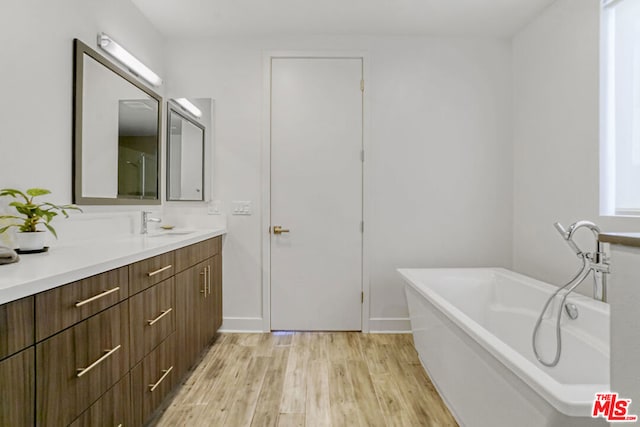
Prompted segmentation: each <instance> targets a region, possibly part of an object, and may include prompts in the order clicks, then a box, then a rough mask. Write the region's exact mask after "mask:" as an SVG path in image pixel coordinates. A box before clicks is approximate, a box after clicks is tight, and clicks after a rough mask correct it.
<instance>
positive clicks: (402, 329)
mask: <svg viewBox="0 0 640 427" xmlns="http://www.w3.org/2000/svg"><path fill="white" fill-rule="evenodd" d="M409 332H411V320H410V319H409V318H408V317H374V318H371V319H369V333H370V334H398V333H409Z"/></svg>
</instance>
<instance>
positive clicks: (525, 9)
mask: <svg viewBox="0 0 640 427" xmlns="http://www.w3.org/2000/svg"><path fill="white" fill-rule="evenodd" d="M132 1H133V3H134V4H135V5H136V6H138V8H139V9H140V10H141V11H142V13H143V14H144V15H146V16H147V18H148V19H149V20H150V21H151V22H152V23H153V24H154V25H155V27H156V28H157V29H158V30H159V31H160V32H161V33H162V34H164V35H165V36H166V37H170V38H171V37H209V36H224V35H232V36H270V35H271V36H274V35H286V36H293V35H295V36H300V35H444V36H499V37H505V36H507V37H508V36H511V35H513V34H514V33H515V32H516V31H518V30H519V29H520V28H522V27H523V26H524V25H526V23H527V22H528V21H529V20H530V19H532V18H533V17H534V16H535V15H536V14H538V13H539V12H540V11H541V10H542V9H544V8H545V7H546V6H548V5H549V4H551V3H553V2H554V1H555V0H179V1H178V0H132Z"/></svg>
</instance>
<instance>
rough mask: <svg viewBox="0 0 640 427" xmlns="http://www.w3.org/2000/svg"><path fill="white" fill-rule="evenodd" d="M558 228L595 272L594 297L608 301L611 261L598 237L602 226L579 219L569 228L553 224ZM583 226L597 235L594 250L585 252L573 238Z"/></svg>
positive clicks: (572, 247) (579, 256) (557, 223)
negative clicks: (608, 275)
mask: <svg viewBox="0 0 640 427" xmlns="http://www.w3.org/2000/svg"><path fill="white" fill-rule="evenodd" d="M553 225H554V227H555V228H556V230H558V232H559V233H560V235H561V236H562V238H563V239H564V240H565V241H566V242H567V244H568V245H569V246H570V247H571V249H573V251H574V252H575V253H576V256H578V258H584V259H585V261H586V262H587V266H588V269H589V271H592V272H593V279H594V281H593V298H594V299H597V300H600V301H603V302H606V301H607V276H606V275H607V274H608V273H609V263H608V258H607V254H606V253H605V252H604V247H603V244H602V243H601V242H600V240H599V239H598V237H599V234H600V227H598V226H597V225H596V224H594V223H593V222H591V221H578V222H575V223H573V224H571V226H569V230H568V231H567V230H565V228H564V227H563V226H562V224H560V223H559V222H556V223H555V224H553ZM581 228H588V229H589V230H591V232H592V233H593V235H594V237H595V241H596V245H595V250H594V251H593V252H583V251H582V250H581V249H580V247H578V245H577V244H576V242H575V241H574V240H573V236H574V234H575V232H576V231H578V230H579V229H581Z"/></svg>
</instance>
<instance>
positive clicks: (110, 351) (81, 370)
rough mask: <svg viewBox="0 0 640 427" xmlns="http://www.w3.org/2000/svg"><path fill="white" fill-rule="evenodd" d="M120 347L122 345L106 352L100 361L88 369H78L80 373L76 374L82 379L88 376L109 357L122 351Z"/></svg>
mask: <svg viewBox="0 0 640 427" xmlns="http://www.w3.org/2000/svg"><path fill="white" fill-rule="evenodd" d="M120 347H122V345H121V344H118V346H116V347H114V348H112V349H111V350H105V354H104V355H103V356H102V357H101V358H100V359H98V360H96V361H95V362H93V363H92V364H91V365H89V366H87V367H86V368H78V369H76V370H77V371H78V373H77V374H76V377H78V378H80V377H81V376H83V375H84V374H86V373H87V372H89V371H90V370H92V369H93V368H95V367H96V366H98V365H99V364H101V363H102V362H104V361H105V360H106V359H107V358H108V357H109V356H111V355H112V354H113V353H115V352H116V351H118V350H120Z"/></svg>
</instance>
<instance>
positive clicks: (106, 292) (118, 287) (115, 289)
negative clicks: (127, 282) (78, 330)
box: [76, 286, 120, 307]
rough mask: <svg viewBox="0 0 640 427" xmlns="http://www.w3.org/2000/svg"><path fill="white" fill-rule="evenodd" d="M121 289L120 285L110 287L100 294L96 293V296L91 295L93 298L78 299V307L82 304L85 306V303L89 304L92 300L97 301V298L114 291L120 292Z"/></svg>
mask: <svg viewBox="0 0 640 427" xmlns="http://www.w3.org/2000/svg"><path fill="white" fill-rule="evenodd" d="M119 290H120V286H116V287H115V288H113V289H109V290H107V291H104V292H103V293H101V294H98V295H96V296H93V297H91V298H88V299H86V300H84V301H78V302H77V303H76V307H82V306H83V305H85V304H89V303H90V302H92V301H95V300H97V299H100V298H102V297H106V296H107V295H109V294H112V293H114V292H118V291H119Z"/></svg>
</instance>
